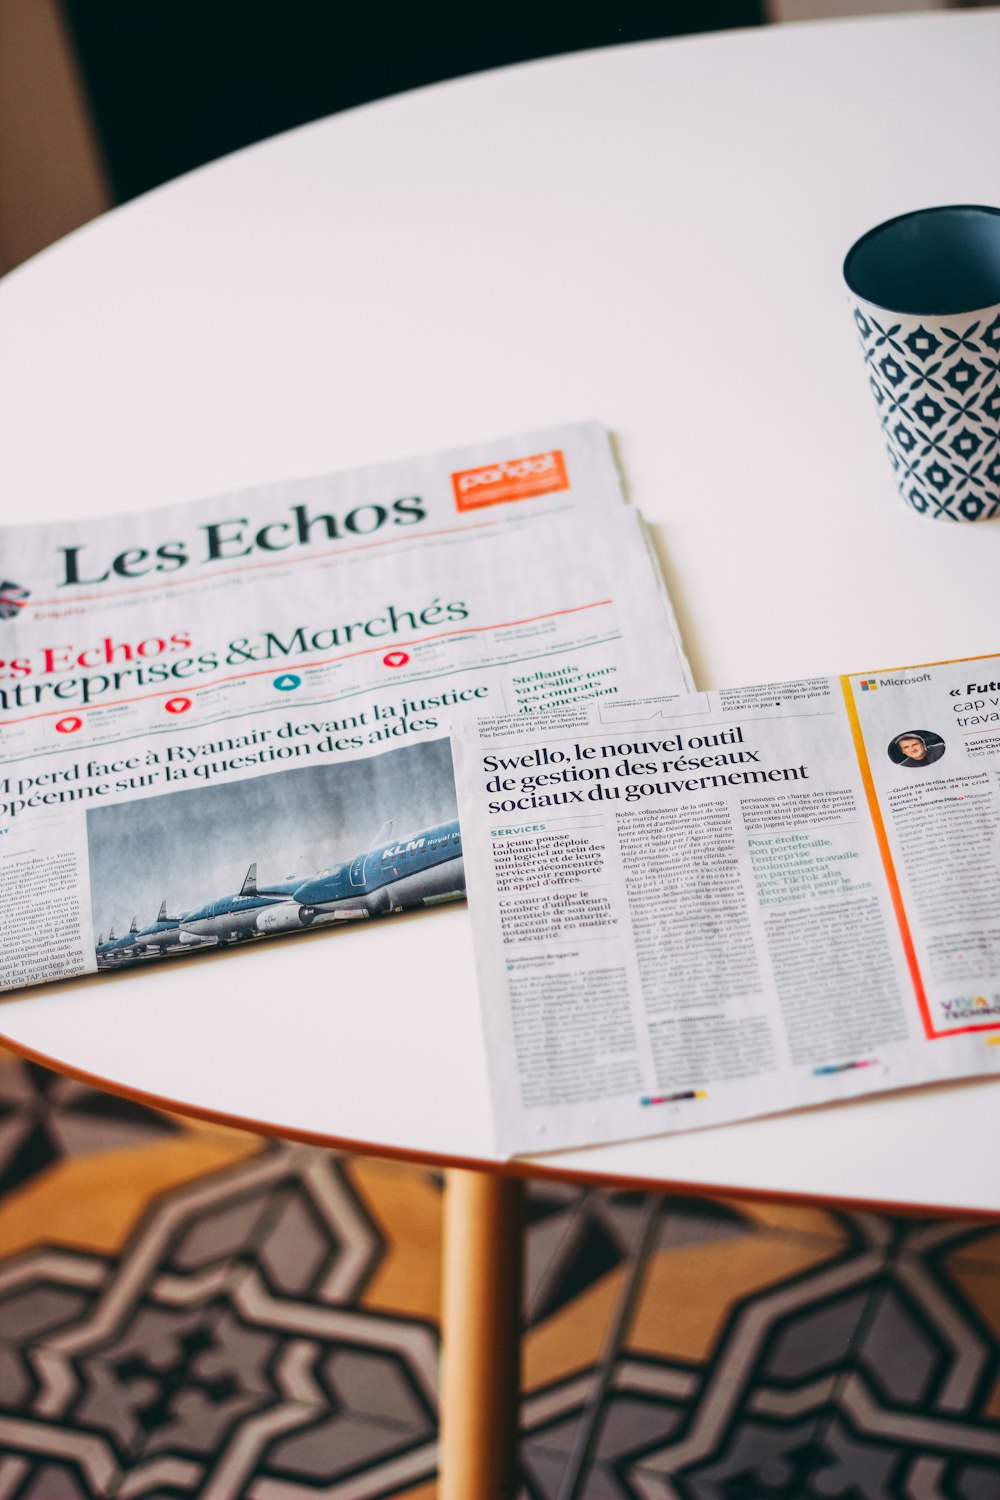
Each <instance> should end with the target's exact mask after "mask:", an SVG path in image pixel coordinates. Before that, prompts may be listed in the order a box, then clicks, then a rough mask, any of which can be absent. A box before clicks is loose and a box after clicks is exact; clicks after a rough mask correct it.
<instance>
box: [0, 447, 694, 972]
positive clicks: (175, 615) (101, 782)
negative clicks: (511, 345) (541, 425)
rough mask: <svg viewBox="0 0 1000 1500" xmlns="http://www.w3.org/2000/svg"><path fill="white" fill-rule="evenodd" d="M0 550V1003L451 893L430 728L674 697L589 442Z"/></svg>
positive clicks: (330, 483)
mask: <svg viewBox="0 0 1000 1500" xmlns="http://www.w3.org/2000/svg"><path fill="white" fill-rule="evenodd" d="M0 545H2V556H3V570H4V571H3V575H2V576H3V577H4V579H5V580H7V581H5V582H3V583H2V584H0V637H2V648H0V656H2V658H3V659H2V661H0V763H2V764H0V910H2V913H3V921H2V923H0V988H2V989H11V988H15V987H19V986H21V985H27V984H34V983H38V982H41V981H44V980H49V979H56V978H63V977H66V976H68V975H75V974H82V973H88V972H91V971H93V970H95V969H97V970H107V969H120V968H122V967H124V966H134V965H141V964H143V963H146V962H148V961H153V960H159V959H163V958H170V959H182V958H185V957H187V956H190V955H192V954H196V953H198V952H200V951H202V950H204V949H206V948H214V947H218V946H220V945H226V944H229V943H235V942H244V941H248V940H251V939H257V938H260V937H264V936H267V935H268V934H274V933H289V932H299V931H302V930H303V929H305V928H307V927H315V926H317V925H322V924H324V923H329V924H333V923H338V922H343V921H345V920H351V919H355V918H365V917H369V916H373V915H376V914H379V913H383V912H390V911H398V910H402V909H403V908H406V907H413V906H424V905H428V904H432V903H434V902H437V901H441V900H446V899H448V898H450V897H454V896H460V895H462V894H464V888H465V880H464V871H463V860H462V839H461V835H460V832H459V827H458V823H457V820H456V804H455V790H454V779H453V775H452V769H451V752H450V747H449V742H448V739H447V722H448V720H449V718H450V717H451V716H452V715H454V714H456V713H459V714H460V713H462V712H469V711H470V710H471V709H472V708H475V709H478V710H479V711H480V712H482V711H486V712H488V713H496V714H508V713H511V712H514V713H517V714H521V715H528V714H531V713H533V712H535V711H537V710H539V709H544V708H548V707H551V706H552V705H553V704H559V703H567V702H573V701H575V700H583V699H588V698H594V699H598V698H600V699H602V700H608V701H610V700H611V699H613V698H617V697H619V696H629V695H632V694H634V693H635V692H637V691H639V690H640V684H641V679H642V677H643V676H644V675H645V673H647V672H649V671H653V672H655V674H656V676H657V678H658V680H661V681H663V682H665V683H667V684H668V685H669V687H670V688H671V689H672V690H673V689H676V690H679V691H680V690H684V689H686V688H689V687H690V686H691V681H690V676H689V673H688V669H687V665H686V663H685V660H684V656H683V652H682V650H681V647H680V644H679V641H678V637H677V631H676V626H675V623H674V619H673V615H672V612H671V609H670V604H669V600H668V599H667V596H666V593H665V591H664V588H663V584H662V581H661V579H660V575H659V573H658V570H657V568H656V565H655V560H654V558H653V555H652V552H651V549H650V548H649V545H648V542H647V538H646V536H645V533H644V531H643V528H642V524H641V521H640V519H639V517H638V515H637V514H636V513H635V512H634V511H632V510H630V509H629V508H628V507H627V506H626V505H625V503H624V497H623V494H622V489H621V485H620V481H619V477H618V473H617V470H616V467H615V464H614V461H613V457H612V453H611V449H610V444H609V440H608V436H607V434H606V433H605V432H604V431H603V430H602V429H601V428H599V427H596V426H593V425H584V426H576V427H569V428H561V429H557V430H552V431H547V432H542V433H532V434H527V435H523V434H522V435H519V436H515V437H511V438H507V439H504V440H502V441H498V442H493V443H489V444H480V445H478V446H475V447H469V448H464V449H461V450H458V451H456V452H451V453H445V454H439V455H436V456H433V457H430V458H423V459H418V460H413V461H412V462H407V463H397V464H390V465H385V466H381V467H377V468H371V469H364V470H359V471H357V472H355V473H349V474H340V475H335V476H332V477H329V478H324V479H311V480H303V481H297V482H293V483H286V484H277V485H271V486H268V487H266V488H261V489H256V490H253V491H250V492H248V493H242V494H235V495H226V496H221V497H218V498H217V499H215V500H212V501H206V502H202V503H198V504H192V505H185V506H178V507H175V508H171V509H161V510H155V511H150V512H147V513H144V514H137V515H130V516H117V517H111V518H106V519H103V520H96V521H87V522H80V521H73V522H66V523H64V524H58V525H46V526H33V527H20V528H5V529H4V530H3V531H2V533H0Z"/></svg>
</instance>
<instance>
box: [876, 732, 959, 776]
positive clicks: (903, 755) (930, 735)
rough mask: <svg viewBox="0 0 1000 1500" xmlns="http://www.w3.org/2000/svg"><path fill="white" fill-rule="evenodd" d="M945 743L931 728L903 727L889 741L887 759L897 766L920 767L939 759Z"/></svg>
mask: <svg viewBox="0 0 1000 1500" xmlns="http://www.w3.org/2000/svg"><path fill="white" fill-rule="evenodd" d="M944 751H945V743H944V740H943V739H942V738H941V736H940V735H939V734H935V733H934V731H933V729H904V731H903V733H902V734H897V736H896V738H895V739H894V740H890V741H889V759H890V760H891V761H893V762H894V764H895V765H897V766H907V767H909V768H911V769H916V770H919V769H922V768H924V767H926V766H932V765H933V764H934V762H935V761H936V760H940V759H941V757H942V755H943V754H944Z"/></svg>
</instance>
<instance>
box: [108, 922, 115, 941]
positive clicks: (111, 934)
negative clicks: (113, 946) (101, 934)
mask: <svg viewBox="0 0 1000 1500" xmlns="http://www.w3.org/2000/svg"><path fill="white" fill-rule="evenodd" d="M114 940H115V929H114V924H112V925H111V926H110V927H109V928H108V942H109V943H113V942H114Z"/></svg>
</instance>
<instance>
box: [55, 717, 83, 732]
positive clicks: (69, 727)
mask: <svg viewBox="0 0 1000 1500" xmlns="http://www.w3.org/2000/svg"><path fill="white" fill-rule="evenodd" d="M82 728H83V720H82V719H77V718H73V717H71V718H68V719H57V720H56V729H57V730H58V731H59V733H60V734H76V731H77V730H78V729H82Z"/></svg>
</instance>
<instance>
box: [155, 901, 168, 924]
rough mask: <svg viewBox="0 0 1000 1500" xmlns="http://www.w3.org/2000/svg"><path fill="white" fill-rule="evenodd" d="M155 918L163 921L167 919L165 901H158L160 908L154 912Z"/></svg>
mask: <svg viewBox="0 0 1000 1500" xmlns="http://www.w3.org/2000/svg"><path fill="white" fill-rule="evenodd" d="M156 920H157V921H158V922H165V921H166V920H167V903H166V902H165V901H161V902H160V910H159V911H158V912H157V914H156Z"/></svg>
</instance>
